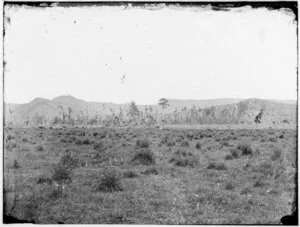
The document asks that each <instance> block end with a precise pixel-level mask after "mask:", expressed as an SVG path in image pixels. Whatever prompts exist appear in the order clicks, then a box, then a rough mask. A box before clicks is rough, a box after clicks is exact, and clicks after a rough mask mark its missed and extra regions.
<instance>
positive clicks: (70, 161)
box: [52, 153, 79, 183]
mask: <svg viewBox="0 0 300 227" xmlns="http://www.w3.org/2000/svg"><path fill="white" fill-rule="evenodd" d="M78 166H79V160H78V158H75V157H72V156H71V154H70V153H67V154H65V155H64V156H62V157H61V159H60V161H59V162H58V163H57V164H56V165H55V166H54V171H53V174H52V180H54V181H56V182H58V183H70V182H71V181H72V179H71V172H72V170H73V169H75V168H76V167H78Z"/></svg>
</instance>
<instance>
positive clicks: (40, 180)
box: [37, 176, 52, 185]
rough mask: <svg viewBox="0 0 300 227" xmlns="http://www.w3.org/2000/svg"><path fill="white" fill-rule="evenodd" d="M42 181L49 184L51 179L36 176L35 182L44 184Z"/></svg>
mask: <svg viewBox="0 0 300 227" xmlns="http://www.w3.org/2000/svg"><path fill="white" fill-rule="evenodd" d="M44 183H48V184H49V185H50V184H51V183H52V179H50V178H48V177H45V176H40V177H38V179H37V184H44Z"/></svg>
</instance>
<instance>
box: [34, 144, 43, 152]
mask: <svg viewBox="0 0 300 227" xmlns="http://www.w3.org/2000/svg"><path fill="white" fill-rule="evenodd" d="M35 150H36V151H44V147H43V146H42V145H38V146H37V147H36V148H35Z"/></svg>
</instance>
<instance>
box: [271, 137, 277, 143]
mask: <svg viewBox="0 0 300 227" xmlns="http://www.w3.org/2000/svg"><path fill="white" fill-rule="evenodd" d="M269 142H272V143H276V142H277V138H276V137H270V138H269Z"/></svg>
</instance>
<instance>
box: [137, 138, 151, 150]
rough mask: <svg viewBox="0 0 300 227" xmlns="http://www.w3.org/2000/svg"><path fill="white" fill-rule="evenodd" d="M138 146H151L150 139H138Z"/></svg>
mask: <svg viewBox="0 0 300 227" xmlns="http://www.w3.org/2000/svg"><path fill="white" fill-rule="evenodd" d="M136 146H137V147H139V148H148V147H149V146H150V141H149V140H148V139H139V140H137V141H136Z"/></svg>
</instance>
